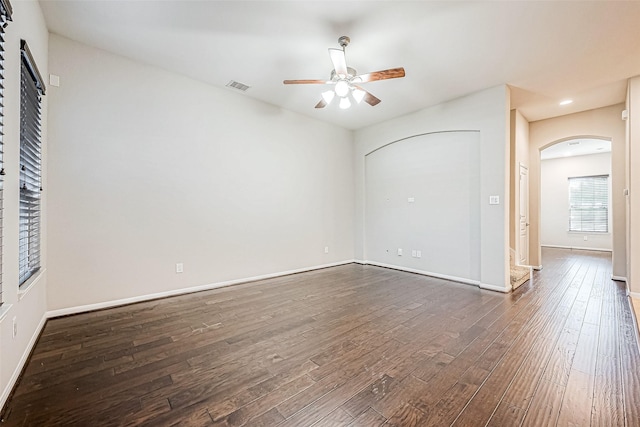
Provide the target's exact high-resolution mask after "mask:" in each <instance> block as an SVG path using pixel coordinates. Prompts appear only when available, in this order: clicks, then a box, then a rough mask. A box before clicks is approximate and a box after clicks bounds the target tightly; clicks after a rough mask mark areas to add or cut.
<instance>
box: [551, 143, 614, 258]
mask: <svg viewBox="0 0 640 427" xmlns="http://www.w3.org/2000/svg"><path fill="white" fill-rule="evenodd" d="M611 145H612V144H611V139H610V138H603V137H594V136H575V137H570V138H564V139H562V140H558V141H553V142H551V143H550V144H548V145H545V146H544V147H542V148H541V149H540V150H539V153H540V183H539V188H540V191H539V193H540V221H539V245H540V247H555V248H564V249H572V250H574V249H575V250H596V251H605V252H613V248H614V245H613V220H614V218H613V215H612V191H611V170H612V158H611V151H612V150H611V148H612V147H611Z"/></svg>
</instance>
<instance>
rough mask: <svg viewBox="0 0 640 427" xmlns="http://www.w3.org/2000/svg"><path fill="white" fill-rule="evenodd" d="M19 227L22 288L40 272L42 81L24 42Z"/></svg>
mask: <svg viewBox="0 0 640 427" xmlns="http://www.w3.org/2000/svg"><path fill="white" fill-rule="evenodd" d="M20 53H21V57H22V61H21V63H22V65H21V67H22V68H21V71H20V226H19V233H20V234H19V246H20V247H19V252H20V260H19V278H20V285H22V284H23V283H24V282H25V281H26V280H27V279H28V278H29V277H31V276H32V275H33V274H34V273H35V272H37V271H38V270H39V269H40V193H41V191H42V182H41V176H40V172H41V167H42V159H41V157H42V155H41V153H42V141H41V140H40V138H41V135H40V104H41V97H42V95H44V85H43V84H42V77H41V76H40V72H39V71H38V68H37V67H36V64H35V62H34V60H33V56H32V55H31V52H30V51H29V47H28V46H27V43H26V42H25V41H24V40H21V42H20Z"/></svg>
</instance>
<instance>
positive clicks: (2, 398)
mask: <svg viewBox="0 0 640 427" xmlns="http://www.w3.org/2000/svg"><path fill="white" fill-rule="evenodd" d="M46 321H47V317H46V315H44V316H42V319H40V323H39V324H38V327H37V328H36V330H35V331H34V333H33V335H32V336H31V339H30V340H29V343H28V344H27V347H26V348H25V350H24V353H22V357H20V361H18V365H17V366H16V368H15V369H14V370H13V374H12V375H11V378H9V381H8V382H7V385H6V386H5V388H4V390H2V395H0V410H1V409H2V408H4V404H5V403H7V399H8V398H9V394H11V391H12V390H13V387H14V386H15V384H16V382H17V381H18V378H20V374H21V373H22V369H23V368H24V365H25V363H27V360H28V359H29V355H30V354H31V350H32V349H33V346H34V345H36V341H37V340H38V337H39V336H40V332H41V331H42V328H44V324H45V323H46Z"/></svg>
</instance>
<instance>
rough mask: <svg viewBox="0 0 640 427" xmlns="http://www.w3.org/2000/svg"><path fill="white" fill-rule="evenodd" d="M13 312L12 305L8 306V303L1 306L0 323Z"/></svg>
mask: <svg viewBox="0 0 640 427" xmlns="http://www.w3.org/2000/svg"><path fill="white" fill-rule="evenodd" d="M9 311H11V304H7V303H6V302H5V303H4V304H2V305H1V306H0V323H2V321H3V320H4V318H5V317H7V313H9Z"/></svg>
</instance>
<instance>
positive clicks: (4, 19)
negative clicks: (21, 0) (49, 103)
mask: <svg viewBox="0 0 640 427" xmlns="http://www.w3.org/2000/svg"><path fill="white" fill-rule="evenodd" d="M9 21H11V4H10V3H9V0H1V1H0V305H2V301H3V299H2V236H3V235H4V234H3V230H2V227H3V224H4V221H3V220H2V217H3V216H2V210H3V200H4V193H3V188H4V179H3V176H4V156H3V154H2V153H3V151H4V150H3V147H2V145H3V138H2V135H3V123H4V120H3V117H4V111H3V105H4V29H5V27H6V26H7V24H8V23H9Z"/></svg>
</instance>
